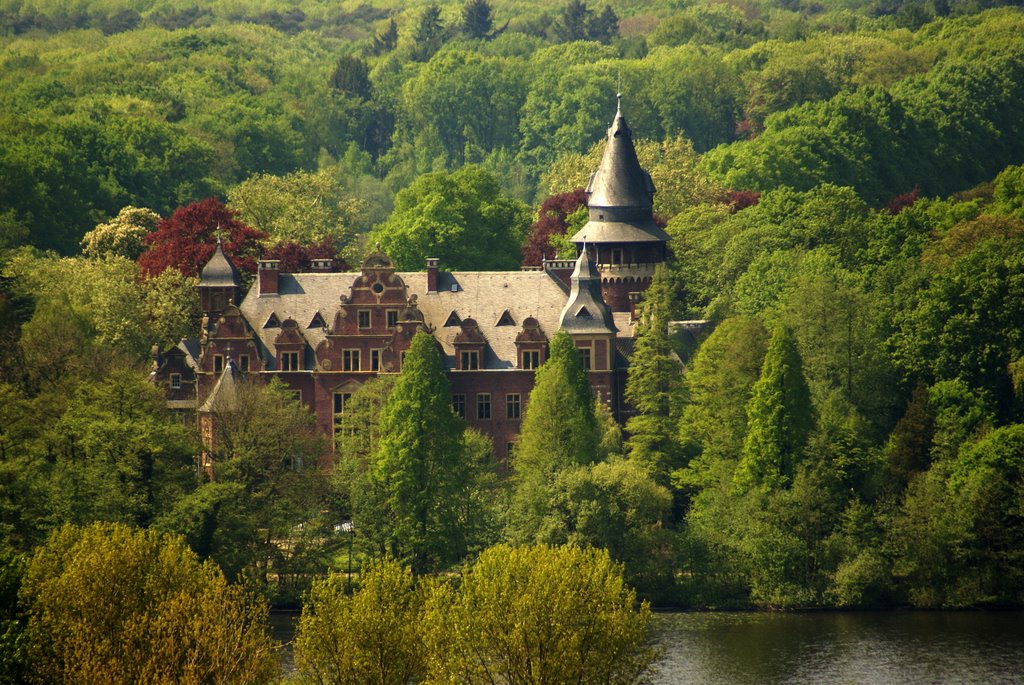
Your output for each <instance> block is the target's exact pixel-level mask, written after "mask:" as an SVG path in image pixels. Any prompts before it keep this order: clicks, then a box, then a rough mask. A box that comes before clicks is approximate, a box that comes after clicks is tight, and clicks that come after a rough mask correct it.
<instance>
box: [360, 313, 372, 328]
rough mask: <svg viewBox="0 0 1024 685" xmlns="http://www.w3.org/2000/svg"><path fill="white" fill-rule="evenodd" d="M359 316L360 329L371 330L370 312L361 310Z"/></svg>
mask: <svg viewBox="0 0 1024 685" xmlns="http://www.w3.org/2000/svg"><path fill="white" fill-rule="evenodd" d="M357 316H358V317H359V327H360V328H369V327H370V310H369V309H360V310H359V312H358V314H357Z"/></svg>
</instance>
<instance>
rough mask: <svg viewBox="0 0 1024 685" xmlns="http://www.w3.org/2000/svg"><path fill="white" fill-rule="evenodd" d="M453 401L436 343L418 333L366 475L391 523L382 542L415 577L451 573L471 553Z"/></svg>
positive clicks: (466, 481) (465, 474) (466, 478)
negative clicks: (441, 571) (446, 568)
mask: <svg viewBox="0 0 1024 685" xmlns="http://www.w3.org/2000/svg"><path fill="white" fill-rule="evenodd" d="M450 397H451V385H450V384H449V383H448V379H447V378H446V377H445V375H444V371H443V369H442V368H441V359H440V357H439V356H438V353H437V343H436V342H434V339H433V337H431V336H430V335H429V334H427V333H417V334H416V336H415V337H414V338H413V340H412V345H411V346H410V348H409V350H408V352H406V355H405V360H404V362H403V363H402V373H401V375H400V376H399V377H398V380H397V381H396V382H395V387H394V389H393V390H392V392H391V393H390V394H389V395H388V400H387V403H386V404H385V405H384V409H383V411H382V412H381V423H380V435H381V438H380V445H379V447H378V449H377V455H376V462H375V463H374V464H372V465H371V467H370V474H369V475H370V483H371V486H372V487H373V488H375V489H376V490H377V491H378V492H379V493H380V495H381V497H382V501H381V504H382V507H383V510H384V511H385V513H386V520H387V521H388V522H390V526H385V528H384V530H383V539H381V540H380V541H379V542H380V543H381V545H382V546H384V547H385V549H384V551H386V552H389V553H391V554H392V555H393V556H395V557H397V558H403V559H408V560H409V561H410V563H411V565H412V567H413V570H415V571H417V572H422V571H426V570H430V569H437V568H442V567H444V566H447V565H449V564H451V563H453V562H455V561H457V560H458V559H460V558H461V556H462V555H463V554H464V552H465V549H466V539H465V537H466V536H465V521H464V520H463V519H462V515H463V514H464V512H465V511H466V507H465V506H464V502H465V500H466V498H467V497H468V493H469V490H470V478H471V473H470V470H469V468H468V467H467V465H466V464H465V463H464V460H463V459H462V455H463V444H462V437H463V436H462V434H463V430H464V426H463V424H462V423H461V422H460V421H459V419H458V417H456V416H455V413H454V412H453V411H452V408H451V404H450Z"/></svg>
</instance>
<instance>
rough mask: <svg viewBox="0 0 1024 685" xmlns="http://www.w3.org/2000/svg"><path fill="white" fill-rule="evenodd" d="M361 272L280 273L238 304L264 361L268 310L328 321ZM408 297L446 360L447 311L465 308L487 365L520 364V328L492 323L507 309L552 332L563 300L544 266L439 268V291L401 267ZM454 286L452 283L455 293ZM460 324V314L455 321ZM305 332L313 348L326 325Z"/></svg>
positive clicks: (268, 352)
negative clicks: (482, 342) (266, 289)
mask: <svg viewBox="0 0 1024 685" xmlns="http://www.w3.org/2000/svg"><path fill="white" fill-rule="evenodd" d="M358 276H359V273H353V272H349V273H303V274H291V273H281V275H280V280H279V281H278V297H276V298H272V299H271V298H266V297H263V298H260V297H259V293H258V289H257V288H252V289H250V290H249V292H248V293H247V294H246V296H245V298H244V299H243V300H242V304H241V305H240V306H239V309H240V310H241V311H242V314H243V315H244V316H245V318H246V319H247V320H248V321H250V322H256V325H255V326H254V327H253V328H254V329H255V330H254V332H255V334H256V336H257V345H258V347H259V348H260V353H261V355H263V358H264V359H274V358H275V356H276V354H277V349H276V347H275V345H274V339H275V338H276V337H277V330H276V329H274V328H270V329H265V328H263V322H265V321H266V320H267V318H268V317H269V316H270V314H271V313H272V312H276V313H277V315H278V316H279V317H281V318H284V317H291V318H293V319H295V320H297V321H309V320H311V319H312V318H313V315H314V314H315V313H316V312H318V311H319V312H320V313H321V314H322V315H323V316H324V317H325V318H326V319H327V320H329V321H330V320H333V317H334V314H335V312H337V310H338V306H339V300H338V297H339V295H340V294H342V293H346V292H348V291H349V288H350V287H351V285H352V282H353V281H354V280H355V279H356V278H357V277H358ZM398 276H400V277H401V278H402V280H403V281H404V282H405V284H406V286H407V288H408V293H409V295H410V296H412V295H415V296H416V301H417V308H418V310H419V311H420V312H421V313H422V315H423V317H424V321H425V323H426V324H428V325H429V326H431V327H433V329H434V330H433V334H434V337H435V338H436V339H437V341H438V343H440V345H441V349H442V350H443V352H444V354H445V356H446V359H445V365H446V366H447V367H448V368H453V367H454V365H455V344H454V343H455V336H456V335H457V334H458V333H459V332H460V330H461V328H460V326H459V325H455V326H447V327H445V325H444V324H445V322H446V321H447V320H448V317H449V316H450V315H451V314H452V312H462V313H463V315H466V316H468V315H469V314H470V313H471V314H472V315H473V318H474V319H475V320H476V321H477V324H478V325H479V326H480V331H481V333H482V334H483V336H484V337H485V338H486V340H487V347H486V349H485V354H484V359H482V360H481V362H482V366H483V368H485V369H513V368H516V367H517V359H516V356H517V355H516V336H517V335H518V334H519V332H520V328H519V327H518V326H498V325H496V324H497V322H498V321H499V320H500V319H501V316H502V314H503V313H504V312H505V311H506V310H507V311H508V313H509V315H510V316H511V317H512V318H513V319H514V320H515V321H525V320H526V319H527V317H531V316H532V317H534V318H535V319H536V320H537V322H538V323H539V324H540V326H541V327H542V328H543V329H544V331H551V332H554V331H557V330H558V321H559V312H560V311H561V309H562V306H563V305H564V304H565V301H566V291H565V289H564V288H565V286H564V284H562V283H561V281H559V280H558V279H557V278H556V277H554V276H552V275H551V274H550V273H548V272H545V271H456V272H448V271H441V272H439V273H438V275H437V278H438V282H437V292H428V291H427V274H426V272H425V271H417V272H401V273H398ZM452 285H455V286H457V287H456V289H455V290H454V291H453V290H452ZM460 323H461V318H460ZM302 334H303V337H305V339H306V341H307V342H308V343H309V345H310V347H311V348H312V349H314V350H315V349H317V346H318V345H319V344H320V343H321V342H322V341H323V340H324V339H325V338H326V330H325V329H323V328H319V327H315V328H307V329H305V330H303V331H302Z"/></svg>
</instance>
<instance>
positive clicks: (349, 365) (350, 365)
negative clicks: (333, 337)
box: [341, 350, 359, 371]
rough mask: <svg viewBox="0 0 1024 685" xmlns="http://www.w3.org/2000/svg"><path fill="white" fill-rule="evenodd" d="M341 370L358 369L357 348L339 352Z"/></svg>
mask: <svg viewBox="0 0 1024 685" xmlns="http://www.w3.org/2000/svg"><path fill="white" fill-rule="evenodd" d="M341 370H342V371H358V370H359V350H344V351H342V353H341Z"/></svg>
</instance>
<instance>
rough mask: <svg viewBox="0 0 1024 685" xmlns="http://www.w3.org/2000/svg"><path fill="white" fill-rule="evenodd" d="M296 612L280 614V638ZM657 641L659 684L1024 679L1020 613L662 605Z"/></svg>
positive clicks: (926, 683)
mask: <svg viewBox="0 0 1024 685" xmlns="http://www.w3.org/2000/svg"><path fill="white" fill-rule="evenodd" d="M296 619H297V616H296V615H294V614H272V615H271V627H272V630H273V632H274V636H275V637H276V638H277V639H278V640H281V641H283V642H288V641H290V640H291V638H292V634H293V633H294V622H295V620H296ZM652 640H653V642H654V643H655V645H656V646H657V647H658V648H659V649H660V650H661V658H660V659H659V661H658V664H657V666H656V668H655V673H654V677H653V680H654V683H656V684H657V685H711V684H712V683H714V684H715V685H718V684H722V683H725V684H728V685H747V684H749V685H775V684H786V683H792V684H794V685H795V684H797V683H799V684H801V685H805V684H813V685H890V684H891V685H946V684H954V683H955V684H957V685H974V684H977V685H1019V684H1024V612H1020V611H1007V612H926V611H906V612H898V611H886V612H811V613H790V614H778V613H754V612H750V613H746V612H722V613H690V612H683V613H657V614H655V615H654V620H653V621H652ZM282 662H283V666H284V668H285V670H286V672H287V671H290V670H291V668H292V667H291V650H290V649H289V648H288V647H287V646H286V648H285V651H284V653H283V654H282Z"/></svg>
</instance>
